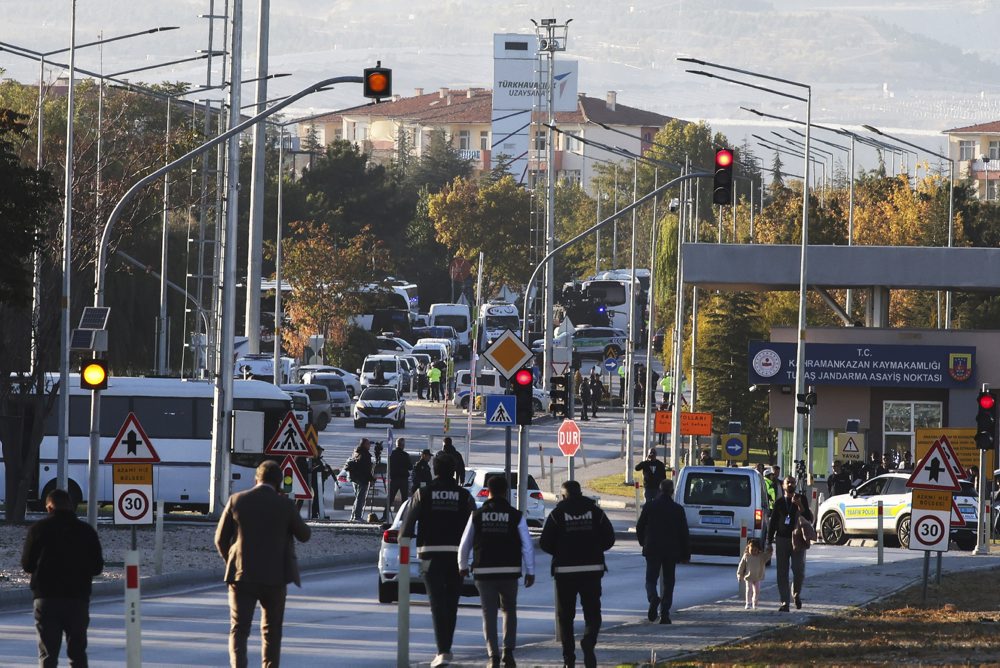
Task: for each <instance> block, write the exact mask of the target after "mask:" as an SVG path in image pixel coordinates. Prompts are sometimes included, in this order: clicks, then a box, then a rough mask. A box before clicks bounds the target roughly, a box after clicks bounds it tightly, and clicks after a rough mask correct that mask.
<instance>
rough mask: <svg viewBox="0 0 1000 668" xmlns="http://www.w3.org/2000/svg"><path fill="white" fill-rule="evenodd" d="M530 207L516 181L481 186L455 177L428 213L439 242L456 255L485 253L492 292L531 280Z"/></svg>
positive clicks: (486, 278)
mask: <svg viewBox="0 0 1000 668" xmlns="http://www.w3.org/2000/svg"><path fill="white" fill-rule="evenodd" d="M530 205H531V196H530V194H529V193H528V191H527V190H525V189H524V188H522V187H521V186H520V185H518V184H517V183H516V182H515V181H514V179H513V177H510V176H505V177H503V178H501V179H500V180H499V181H497V182H495V183H489V182H485V181H484V182H482V183H479V184H477V183H475V182H474V181H471V180H469V179H463V178H457V179H455V180H454V181H452V182H451V183H450V184H449V185H448V186H446V187H445V188H444V189H442V190H441V192H440V193H438V194H437V195H432V196H431V197H430V200H429V201H428V207H427V212H428V215H429V217H430V219H431V220H432V221H434V229H435V230H436V232H437V239H438V241H439V242H440V243H442V244H443V245H444V246H445V247H446V248H448V249H449V250H450V251H451V252H452V253H453V254H454V255H457V256H460V257H466V258H470V257H475V256H476V255H478V254H479V253H480V252H482V253H483V255H484V260H485V262H484V264H485V267H486V268H485V276H484V277H483V278H484V286H485V287H486V288H487V294H491V293H492V291H494V290H497V289H499V288H500V287H501V286H502V285H503V284H505V283H506V284H508V285H510V286H511V287H514V286H519V287H521V286H523V285H524V281H525V280H526V279H527V271H526V270H525V268H526V267H527V266H528V220H529V215H530V211H531V208H530ZM514 289H515V290H517V289H518V288H516V287H515V288H514Z"/></svg>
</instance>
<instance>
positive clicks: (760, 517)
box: [753, 508, 764, 529]
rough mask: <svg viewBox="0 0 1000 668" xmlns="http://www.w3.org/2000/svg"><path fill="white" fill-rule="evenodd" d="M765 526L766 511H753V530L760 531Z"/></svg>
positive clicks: (758, 509)
mask: <svg viewBox="0 0 1000 668" xmlns="http://www.w3.org/2000/svg"><path fill="white" fill-rule="evenodd" d="M763 524H764V511H763V510H761V509H760V508H757V509H755V510H754V511H753V528H754V529H759V528H761V526H763Z"/></svg>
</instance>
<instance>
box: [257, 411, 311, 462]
mask: <svg viewBox="0 0 1000 668" xmlns="http://www.w3.org/2000/svg"><path fill="white" fill-rule="evenodd" d="M264 454H265V455H292V456H294V457H315V456H316V451H315V450H313V448H312V444H311V443H310V442H309V439H307V438H306V435H305V432H303V431H302V427H300V426H299V421H298V420H296V419H295V414H294V413H292V412H291V411H289V412H288V415H286V416H285V419H284V420H282V421H281V424H280V425H278V431H276V432H274V436H272V437H271V441H270V442H269V443H268V444H267V447H266V448H264Z"/></svg>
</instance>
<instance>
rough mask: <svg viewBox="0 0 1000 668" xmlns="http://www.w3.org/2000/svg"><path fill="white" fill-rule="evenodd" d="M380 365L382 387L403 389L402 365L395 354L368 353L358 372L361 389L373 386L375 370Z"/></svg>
mask: <svg viewBox="0 0 1000 668" xmlns="http://www.w3.org/2000/svg"><path fill="white" fill-rule="evenodd" d="M379 367H381V369H382V375H383V377H384V378H385V385H384V387H394V388H396V389H397V390H399V391H400V392H402V391H403V365H402V362H400V361H399V358H398V357H396V356H395V355H369V356H368V357H366V358H365V361H364V364H362V365H361V369H360V370H359V372H358V373H359V374H360V376H361V387H362V389H364V388H367V387H371V386H373V385H374V384H375V383H374V380H375V373H376V370H377V369H378V368H379Z"/></svg>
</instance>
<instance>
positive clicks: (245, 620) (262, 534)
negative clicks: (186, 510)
mask: <svg viewBox="0 0 1000 668" xmlns="http://www.w3.org/2000/svg"><path fill="white" fill-rule="evenodd" d="M256 480H257V484H256V486H254V487H253V488H251V489H248V490H246V491H243V492H238V493H236V494H233V495H232V496H231V497H229V502H228V503H227V504H226V507H225V509H224V510H223V511H222V517H221V518H220V519H219V525H218V526H217V527H216V529H215V547H216V549H217V550H218V551H219V554H220V555H222V558H223V559H225V561H226V576H225V580H226V583H227V584H228V585H229V618H230V626H229V663H230V665H231V666H232V668H245V667H246V666H247V638H248V637H249V636H250V625H251V624H252V623H253V612H254V608H255V607H256V606H257V603H258V602H259V603H260V607H261V618H260V633H261V665H262V666H263V667H265V668H271V667H273V668H277V666H278V665H279V663H280V660H281V626H282V623H283V622H284V617H285V595H286V593H287V585H288V583H289V582H294V583H295V584H297V585H299V586H301V582H300V581H299V568H298V562H297V561H296V560H295V543H294V542H292V537H293V536H294V537H295V538H296V539H297V540H298V541H299V542H302V543H304V542H306V541H307V540H309V536H310V533H311V532H310V530H309V527H308V526H306V523H305V522H304V521H303V520H302V517H300V516H299V513H298V510H296V508H295V504H294V503H293V502H292V500H291V499H289V498H288V497H285V496H283V495H281V494H279V493H278V490H279V489H280V487H281V468H280V467H279V466H278V464H277V463H276V462H274V461H271V460H268V461H265V462H262V463H261V465H260V466H258V467H257V474H256Z"/></svg>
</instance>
